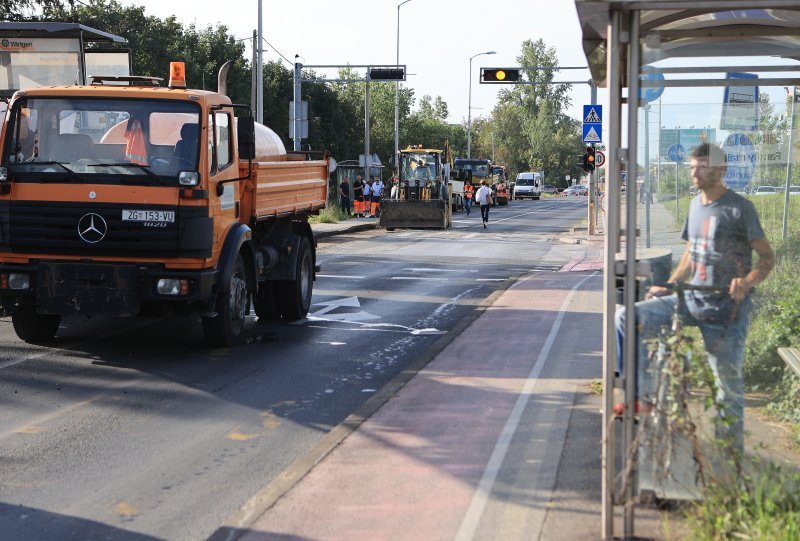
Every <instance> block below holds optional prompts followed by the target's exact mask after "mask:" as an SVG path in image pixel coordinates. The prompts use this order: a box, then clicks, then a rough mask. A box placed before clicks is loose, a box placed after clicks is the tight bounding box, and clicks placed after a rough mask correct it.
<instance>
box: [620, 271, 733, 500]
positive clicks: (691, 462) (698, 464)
mask: <svg viewBox="0 0 800 541" xmlns="http://www.w3.org/2000/svg"><path fill="white" fill-rule="evenodd" d="M653 285H657V286H662V287H668V288H669V289H670V291H671V292H672V293H673V294H674V295H670V296H666V295H665V296H663V297H657V298H660V299H663V301H664V302H668V303H671V304H672V306H671V307H670V317H669V323H667V324H664V325H660V326H659V328H658V329H657V330H656V332H655V335H654V336H653V337H652V338H649V339H647V338H645V339H644V340H645V341H646V342H647V343H648V346H649V347H648V352H647V353H648V354H647V361H648V362H647V364H646V366H642V365H641V364H640V367H639V370H642V369H644V370H647V371H648V372H650V374H648V376H649V375H652V381H650V380H649V379H647V383H648V384H649V385H647V386H645V385H644V383H645V382H644V381H641V380H640V385H641V386H642V389H640V390H641V392H640V393H639V394H640V395H641V396H640V397H639V400H640V402H639V404H640V407H639V408H638V411H637V414H638V416H637V418H636V423H637V427H638V428H637V435H636V438H635V439H634V441H633V445H632V448H631V449H629V450H628V452H629V458H630V459H631V462H630V463H629V467H628V468H627V471H626V472H625V474H626V476H630V475H632V474H633V466H634V463H636V464H638V466H637V468H636V469H637V470H638V477H637V479H638V487H639V493H640V496H641V499H642V500H649V501H657V500H685V499H690V500H696V499H700V498H701V493H702V489H704V488H705V487H706V486H707V485H708V481H709V476H708V472H709V471H713V469H710V465H711V464H710V462H709V460H707V459H706V453H705V452H704V449H703V445H702V444H701V432H702V431H701V430H700V420H701V417H702V412H700V413H698V412H697V408H694V407H692V405H691V403H692V402H693V401H694V400H695V399H696V397H697V396H702V394H703V392H702V391H698V389H700V388H706V389H709V390H710V392H708V393H707V394H705V396H704V397H703V400H702V404H703V409H702V411H703V412H707V411H708V410H709V409H711V408H712V407H716V406H717V404H716V402H715V399H714V397H715V396H716V395H717V386H716V382H715V377H714V373H713V372H712V370H711V368H710V366H709V364H707V363H705V362H695V360H694V356H693V354H694V343H695V337H694V336H692V334H693V333H686V332H685V331H684V326H685V325H684V324H685V321H684V319H685V318H686V316H687V315H688V314H689V308H688V305H687V300H686V297H687V292H705V293H712V294H716V295H724V294H726V290H723V289H720V288H718V287H713V286H696V285H691V284H684V283H677V284H662V283H654V284H653ZM730 317H731V319H733V318H735V317H736V314H735V312H734V313H732V314H731V316H730ZM637 377H638V376H637ZM637 451H638V458H637V459H636V460H633V459H634V457H636V456H637Z"/></svg>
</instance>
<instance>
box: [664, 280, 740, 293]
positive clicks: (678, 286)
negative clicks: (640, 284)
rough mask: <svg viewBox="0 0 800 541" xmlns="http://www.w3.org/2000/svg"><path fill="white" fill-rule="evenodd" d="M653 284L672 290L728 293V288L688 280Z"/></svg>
mask: <svg viewBox="0 0 800 541" xmlns="http://www.w3.org/2000/svg"><path fill="white" fill-rule="evenodd" d="M650 285H651V286H658V287H666V288H667V289H670V290H672V291H675V292H678V291H709V292H714V293H727V292H728V289H727V288H724V287H717V286H705V285H694V284H687V283H686V282H653V283H651V284H650Z"/></svg>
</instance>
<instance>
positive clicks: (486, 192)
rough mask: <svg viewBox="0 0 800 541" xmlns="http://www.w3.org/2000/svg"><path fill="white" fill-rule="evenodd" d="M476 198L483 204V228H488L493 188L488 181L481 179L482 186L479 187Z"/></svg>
mask: <svg viewBox="0 0 800 541" xmlns="http://www.w3.org/2000/svg"><path fill="white" fill-rule="evenodd" d="M475 199H477V200H478V203H479V204H480V206H481V218H482V219H483V228H484V229H486V223H487V222H488V221H489V205H491V204H492V190H491V189H490V188H489V186H487V185H486V181H485V180H483V181H481V187H480V188H478V193H476V194H475Z"/></svg>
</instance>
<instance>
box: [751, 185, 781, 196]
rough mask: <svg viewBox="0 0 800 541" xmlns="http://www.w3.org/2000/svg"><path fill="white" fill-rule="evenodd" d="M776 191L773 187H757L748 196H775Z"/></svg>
mask: <svg viewBox="0 0 800 541" xmlns="http://www.w3.org/2000/svg"><path fill="white" fill-rule="evenodd" d="M776 193H778V191H777V190H776V189H775V186H759V187H758V188H756V189H755V190H753V192H752V193H751V194H750V195H775V194H776Z"/></svg>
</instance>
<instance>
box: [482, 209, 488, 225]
mask: <svg viewBox="0 0 800 541" xmlns="http://www.w3.org/2000/svg"><path fill="white" fill-rule="evenodd" d="M481 218H483V221H484V222H488V221H489V205H481Z"/></svg>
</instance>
